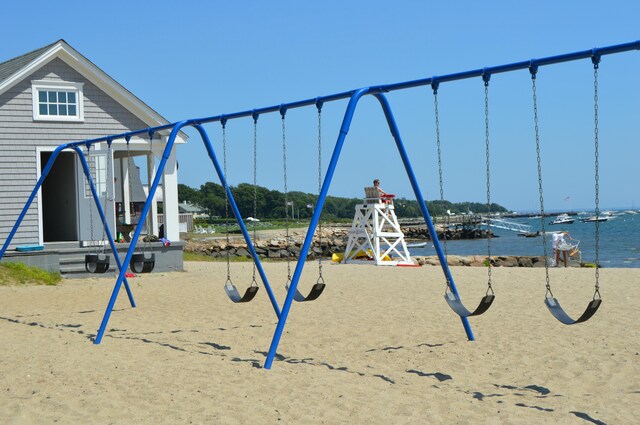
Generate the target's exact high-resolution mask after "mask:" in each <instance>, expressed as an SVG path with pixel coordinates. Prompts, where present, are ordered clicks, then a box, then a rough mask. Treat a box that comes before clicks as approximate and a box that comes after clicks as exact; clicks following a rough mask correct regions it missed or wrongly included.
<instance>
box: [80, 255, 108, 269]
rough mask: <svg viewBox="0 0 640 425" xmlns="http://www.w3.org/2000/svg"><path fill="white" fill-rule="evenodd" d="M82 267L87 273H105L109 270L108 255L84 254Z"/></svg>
mask: <svg viewBox="0 0 640 425" xmlns="http://www.w3.org/2000/svg"><path fill="white" fill-rule="evenodd" d="M84 268H85V269H86V270H87V271H88V272H89V273H106V272H107V270H109V256H108V255H106V254H103V255H100V254H86V255H85V256H84Z"/></svg>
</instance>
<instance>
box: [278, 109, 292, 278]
mask: <svg viewBox="0 0 640 425" xmlns="http://www.w3.org/2000/svg"><path fill="white" fill-rule="evenodd" d="M286 113H287V110H286V109H285V108H284V107H281V108H280V116H281V117H282V164H283V166H282V169H283V175H284V226H285V239H286V249H287V284H289V283H290V282H291V254H290V252H289V246H290V241H289V191H288V187H287V137H286V126H285V115H286Z"/></svg>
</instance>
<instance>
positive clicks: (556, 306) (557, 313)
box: [544, 297, 602, 325]
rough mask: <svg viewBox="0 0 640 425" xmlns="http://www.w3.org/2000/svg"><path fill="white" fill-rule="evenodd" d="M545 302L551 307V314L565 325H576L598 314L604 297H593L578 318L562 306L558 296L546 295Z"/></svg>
mask: <svg viewBox="0 0 640 425" xmlns="http://www.w3.org/2000/svg"><path fill="white" fill-rule="evenodd" d="M544 303H545V304H546V305H547V308H548V309H549V311H550V312H551V314H553V317H555V318H556V319H558V320H559V321H560V322H561V323H564V324H565V325H575V324H576V323H582V322H586V321H587V320H589V319H590V318H591V316H593V315H594V314H596V311H598V308H599V307H600V304H602V299H601V298H596V299H593V300H592V301H591V302H590V303H589V305H588V306H587V308H586V310H585V311H584V312H583V313H582V316H580V317H579V318H578V319H577V320H574V319H572V318H571V317H570V316H569V315H568V314H567V313H566V312H565V311H564V310H563V309H562V307H560V303H559V302H558V300H557V299H556V298H554V297H546V298H545V300H544Z"/></svg>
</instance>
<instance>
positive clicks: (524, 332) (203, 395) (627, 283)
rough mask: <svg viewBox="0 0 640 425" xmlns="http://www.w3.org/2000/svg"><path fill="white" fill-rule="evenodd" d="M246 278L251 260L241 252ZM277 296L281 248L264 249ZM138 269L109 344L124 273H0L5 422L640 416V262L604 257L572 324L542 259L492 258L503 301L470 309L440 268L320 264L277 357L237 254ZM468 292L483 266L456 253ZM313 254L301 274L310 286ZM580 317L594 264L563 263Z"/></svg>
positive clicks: (280, 293) (570, 303)
mask: <svg viewBox="0 0 640 425" xmlns="http://www.w3.org/2000/svg"><path fill="white" fill-rule="evenodd" d="M231 267H232V272H233V273H234V282H235V283H236V284H237V285H238V286H239V287H241V288H242V289H243V288H244V287H246V285H248V284H249V282H250V280H251V271H252V265H251V263H233V264H232V265H231ZM264 267H265V270H266V272H267V274H268V276H269V279H270V281H271V283H272V285H273V287H274V291H275V293H276V296H277V297H278V300H279V302H280V303H282V301H284V296H285V290H284V284H283V283H284V280H285V277H286V264H284V263H266V264H265V265H264ZM185 268H186V271H185V272H174V273H165V274H151V275H144V276H138V277H135V278H133V279H131V284H132V291H133V294H134V296H135V299H136V302H137V304H138V307H137V308H131V307H130V306H129V304H128V300H127V297H126V292H125V291H124V290H123V291H121V293H120V297H119V299H118V302H117V303H116V308H115V311H114V312H113V315H112V316H111V320H110V322H109V326H108V331H107V333H106V335H105V337H104V339H103V341H102V344H101V345H94V344H93V343H92V339H93V336H94V335H95V333H96V330H97V328H98V327H99V325H100V321H101V320H102V315H103V314H104V311H105V308H106V306H107V302H108V299H109V297H110V294H111V291H112V289H113V284H114V279H105V278H91V279H84V280H69V281H64V282H63V283H62V284H61V285H59V286H57V287H34V286H30V287H0V393H1V394H2V395H1V397H0V423H1V424H49V423H60V424H94V423H95V424H191V423H193V424H204V423H207V424H276V423H282V424H361V423H362V424H364V423H366V424H417V423H420V424H478V423H481V424H494V423H495V424H500V423H505V424H603V423H606V424H632V423H638V415H639V414H640V338H639V336H640V335H639V333H640V327H639V326H638V322H639V320H640V270H639V269H603V270H601V271H600V280H601V287H602V290H601V293H602V296H603V299H604V301H603V304H602V306H601V308H600V310H599V311H598V312H597V314H596V315H595V316H594V317H593V318H592V319H591V320H590V321H588V322H586V323H583V324H580V325H574V326H565V325H561V324H560V323H559V322H557V321H556V320H555V319H554V318H553V317H552V316H551V315H550V314H549V313H548V311H547V309H546V307H545V305H544V294H545V279H544V270H543V269H527V268H494V269H493V282H494V283H493V286H494V289H495V291H496V295H497V298H496V301H495V303H494V305H493V306H492V307H491V309H490V310H489V311H488V312H487V313H485V314H484V315H483V316H480V317H476V318H472V319H471V327H472V329H473V331H474V333H475V337H476V341H474V342H469V341H468V340H467V338H466V336H465V333H464V330H463V327H462V324H461V321H460V319H459V318H458V316H456V315H455V314H454V313H453V312H452V311H451V310H450V308H449V307H448V306H447V304H446V303H445V301H444V299H443V292H444V282H443V278H442V272H441V270H440V269H439V268H437V267H421V268H399V267H375V266H371V265H331V264H328V263H325V267H324V271H325V280H326V282H327V284H328V286H327V289H326V290H325V293H324V294H323V295H322V296H321V297H320V298H319V299H318V300H316V301H314V302H310V303H294V305H293V306H292V309H291V314H290V316H289V320H288V322H287V326H286V328H285V332H284V334H283V337H282V340H281V343H280V347H279V351H278V353H279V357H278V360H277V361H275V362H274V364H273V368H272V369H271V370H266V369H263V368H262V364H263V363H264V360H265V356H266V352H267V351H268V348H269V345H270V343H271V339H272V336H273V332H274V329H275V324H276V317H275V314H274V312H273V309H272V307H271V304H270V302H269V299H268V297H267V296H266V292H265V291H264V290H263V289H261V290H260V292H259V293H258V296H257V297H256V299H255V300H254V301H253V302H251V303H249V304H243V305H236V304H233V303H232V302H230V301H229V300H228V299H227V297H226V295H225V293H224V290H223V284H224V280H225V279H224V276H225V273H226V266H225V264H224V263H186V264H185ZM452 272H453V275H454V278H455V281H456V283H457V285H458V289H459V290H460V292H461V295H462V297H463V299H464V300H467V301H468V304H469V306H468V307H469V308H475V305H476V304H477V302H478V301H479V300H480V298H481V296H482V295H484V293H485V290H486V269H484V268H479V267H473V268H471V267H454V268H452ZM316 278H317V264H315V263H308V264H307V266H306V267H305V273H304V275H303V279H302V282H301V287H302V290H303V291H308V290H309V288H310V287H311V285H312V284H313V283H315V281H316ZM551 284H552V287H553V291H554V294H555V295H556V296H557V297H558V299H559V300H560V301H561V302H562V304H563V306H564V307H565V308H566V309H567V310H568V312H569V313H570V314H571V315H573V316H575V317H577V316H578V315H579V314H580V313H581V311H582V309H584V308H585V307H586V305H587V303H588V302H589V301H590V300H591V297H592V294H593V285H594V270H592V269H553V270H551Z"/></svg>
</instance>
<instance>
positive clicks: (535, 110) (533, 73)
mask: <svg viewBox="0 0 640 425" xmlns="http://www.w3.org/2000/svg"><path fill="white" fill-rule="evenodd" d="M529 71H530V72H531V86H532V92H533V123H534V129H535V136H536V160H537V163H538V193H539V197H540V233H541V234H542V248H543V252H544V271H545V280H546V285H545V286H546V288H547V294H546V296H547V297H549V296H551V297H553V293H552V292H551V283H550V280H549V259H548V258H547V234H546V232H545V229H544V197H543V191H542V163H541V160H540V128H539V126H538V97H537V89H536V74H537V72H538V67H537V66H536V65H532V66H531V67H529Z"/></svg>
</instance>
